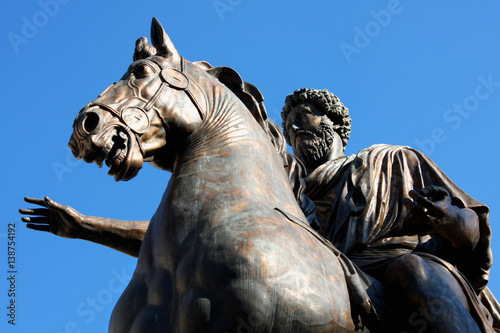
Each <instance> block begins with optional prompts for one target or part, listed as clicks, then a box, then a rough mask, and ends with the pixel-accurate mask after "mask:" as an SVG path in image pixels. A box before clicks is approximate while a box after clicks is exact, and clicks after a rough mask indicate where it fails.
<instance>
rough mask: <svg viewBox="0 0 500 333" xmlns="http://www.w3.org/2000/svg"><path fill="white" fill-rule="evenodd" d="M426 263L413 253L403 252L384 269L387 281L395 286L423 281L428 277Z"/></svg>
mask: <svg viewBox="0 0 500 333" xmlns="http://www.w3.org/2000/svg"><path fill="white" fill-rule="evenodd" d="M427 268H428V265H427V264H426V262H425V260H424V259H423V258H422V257H420V256H418V255H415V254H411V253H409V254H404V255H401V256H399V257H398V258H396V259H394V261H393V262H392V263H391V264H390V265H389V267H388V268H387V271H386V277H387V279H388V282H389V283H391V284H394V285H396V286H404V287H407V286H408V285H412V284H413V283H414V282H415V281H418V283H419V284H421V283H424V282H425V281H426V280H427V279H428V277H429V274H428V273H429V272H428V269H427Z"/></svg>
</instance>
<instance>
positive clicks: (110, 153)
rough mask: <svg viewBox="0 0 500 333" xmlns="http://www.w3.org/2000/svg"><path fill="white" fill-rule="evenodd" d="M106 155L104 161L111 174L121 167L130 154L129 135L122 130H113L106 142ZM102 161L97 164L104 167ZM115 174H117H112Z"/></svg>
mask: <svg viewBox="0 0 500 333" xmlns="http://www.w3.org/2000/svg"><path fill="white" fill-rule="evenodd" d="M103 152H104V155H103V157H102V159H103V160H104V162H105V163H106V165H107V166H108V167H109V168H110V171H109V173H111V172H112V171H113V168H117V167H119V166H120V165H121V164H122V162H123V161H124V160H125V158H126V157H127V152H128V137H127V134H126V133H124V132H123V131H122V130H119V129H116V128H115V129H113V130H112V131H111V133H110V135H109V137H108V139H107V140H106V143H105V144H104V147H103ZM102 162H103V161H102V160H100V161H97V160H96V163H97V164H98V165H99V166H102ZM112 174H115V173H112Z"/></svg>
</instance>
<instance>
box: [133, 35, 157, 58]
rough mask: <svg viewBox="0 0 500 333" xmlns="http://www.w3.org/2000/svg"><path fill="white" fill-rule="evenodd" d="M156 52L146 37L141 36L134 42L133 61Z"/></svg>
mask: <svg viewBox="0 0 500 333" xmlns="http://www.w3.org/2000/svg"><path fill="white" fill-rule="evenodd" d="M155 54H156V48H155V47H154V46H153V45H149V44H148V39H147V38H146V37H141V38H139V39H138V40H137V42H135V51H134V61H136V60H139V59H146V58H147V57H151V56H153V55H155Z"/></svg>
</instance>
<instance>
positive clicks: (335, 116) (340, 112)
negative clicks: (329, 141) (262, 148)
mask: <svg viewBox="0 0 500 333" xmlns="http://www.w3.org/2000/svg"><path fill="white" fill-rule="evenodd" d="M305 102H309V103H312V104H314V105H316V106H317V107H318V108H319V109H320V110H321V111H322V112H323V113H324V114H325V115H326V116H327V117H328V118H329V119H330V120H331V121H332V122H333V124H334V125H335V132H337V134H338V135H339V136H340V138H341V139H342V146H343V147H344V150H345V146H346V145H347V141H348V140H349V134H350V133H351V117H350V116H349V109H348V108H346V107H345V106H344V104H342V102H340V99H339V98H338V97H337V96H335V95H334V94H332V93H331V92H329V91H328V90H326V89H321V90H317V89H309V88H302V89H297V90H295V91H294V92H293V94H290V95H288V96H287V97H286V99H285V106H284V107H283V111H282V112H281V119H282V120H283V123H282V124H281V126H282V127H283V132H284V135H285V138H286V142H287V143H288V144H289V145H290V136H289V134H288V131H287V130H286V128H285V126H286V125H285V123H286V119H287V117H288V114H289V113H290V112H291V111H292V110H293V108H294V107H296V106H297V105H299V104H300V103H305Z"/></svg>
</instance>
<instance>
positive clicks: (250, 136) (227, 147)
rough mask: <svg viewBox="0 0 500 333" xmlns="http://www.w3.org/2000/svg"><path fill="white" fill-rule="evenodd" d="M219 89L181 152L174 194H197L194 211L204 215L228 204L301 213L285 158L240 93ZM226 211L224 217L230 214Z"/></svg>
mask: <svg viewBox="0 0 500 333" xmlns="http://www.w3.org/2000/svg"><path fill="white" fill-rule="evenodd" d="M220 89H223V88H219V90H220ZM217 90H218V89H215V91H214V94H213V96H214V98H213V102H212V103H210V106H209V109H208V112H207V114H206V118H205V119H204V120H203V123H202V125H200V127H199V128H198V129H197V130H196V131H195V132H194V133H192V134H191V135H190V137H189V138H188V139H187V144H186V145H185V148H184V150H183V152H182V153H181V154H180V156H179V158H178V162H177V163H176V164H177V166H176V168H175V170H174V172H173V174H172V177H173V179H174V183H175V184H174V186H172V189H173V192H172V193H171V195H172V196H173V197H175V199H176V200H178V201H184V200H186V201H188V202H190V203H192V202H193V200H196V201H197V204H196V207H199V208H197V209H199V211H198V212H192V213H193V214H195V215H199V214H200V216H208V215H210V214H211V211H210V210H213V209H214V208H213V207H228V212H229V211H230V209H229V207H236V206H237V207H242V206H250V205H252V206H260V207H264V206H266V208H265V209H270V210H272V209H273V208H274V207H278V208H282V209H285V210H289V211H290V209H291V210H293V211H294V213H295V214H300V213H298V212H297V211H296V208H298V206H297V205H296V202H295V199H294V196H293V193H292V191H291V189H290V185H289V181H288V178H287V176H286V173H285V171H284V168H283V161H282V159H281V157H280V156H279V155H278V154H277V152H276V150H275V148H274V146H273V145H272V143H271V141H270V140H269V138H268V136H267V134H266V133H265V132H264V130H263V129H262V128H261V127H260V125H259V124H258V123H257V121H255V119H254V118H253V116H252V115H251V113H250V112H249V111H248V110H247V109H246V107H245V106H244V104H243V103H242V102H241V101H240V100H239V99H238V98H237V97H236V96H234V95H233V94H229V93H221V92H220V91H217ZM225 90H226V89H224V91H225ZM191 208H192V207H191ZM194 210H196V209H194ZM228 214H230V213H227V214H226V215H224V214H222V216H221V219H228V218H231V216H227V215H228ZM193 219H196V218H195V217H193Z"/></svg>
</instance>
